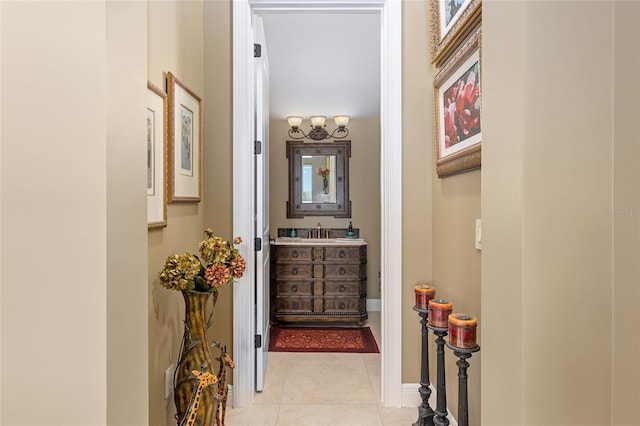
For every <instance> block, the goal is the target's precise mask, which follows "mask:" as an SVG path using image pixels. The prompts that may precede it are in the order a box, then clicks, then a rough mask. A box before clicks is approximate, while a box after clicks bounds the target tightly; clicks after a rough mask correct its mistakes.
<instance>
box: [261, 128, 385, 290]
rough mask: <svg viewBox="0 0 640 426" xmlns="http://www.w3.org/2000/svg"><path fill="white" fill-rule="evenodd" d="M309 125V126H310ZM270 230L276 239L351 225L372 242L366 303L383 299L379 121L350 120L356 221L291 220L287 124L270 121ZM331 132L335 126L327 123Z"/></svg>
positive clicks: (351, 189) (351, 190)
mask: <svg viewBox="0 0 640 426" xmlns="http://www.w3.org/2000/svg"><path fill="white" fill-rule="evenodd" d="M307 123H308V122H307ZM269 126H270V129H269V143H270V147H269V179H270V180H269V197H270V199H269V216H270V217H269V221H270V222H269V226H270V229H271V235H272V237H274V238H275V236H276V235H277V230H278V228H293V227H296V228H315V227H316V226H317V225H318V223H321V224H322V227H323V228H346V227H348V226H349V221H351V222H352V223H353V227H354V228H359V229H360V236H361V237H362V238H364V239H365V240H366V241H367V299H379V298H380V279H379V277H378V273H379V272H380V119H379V118H378V117H353V118H352V119H351V121H349V136H348V137H347V139H348V140H350V141H351V158H350V159H349V198H350V199H351V218H349V219H342V218H334V217H331V216H307V217H304V218H291V219H287V200H288V198H289V192H288V191H289V189H288V188H289V183H288V182H289V180H288V170H289V163H288V159H287V157H286V141H287V140H290V139H291V138H290V137H288V135H287V131H288V130H289V125H288V123H287V120H285V119H282V120H275V119H272V120H270V123H269ZM328 127H329V128H332V127H331V123H329V124H328Z"/></svg>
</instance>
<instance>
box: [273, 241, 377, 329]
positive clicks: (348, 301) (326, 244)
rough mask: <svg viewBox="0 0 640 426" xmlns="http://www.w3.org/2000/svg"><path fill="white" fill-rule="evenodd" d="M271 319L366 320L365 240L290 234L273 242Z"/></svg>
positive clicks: (298, 320) (300, 320)
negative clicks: (294, 235) (299, 236)
mask: <svg viewBox="0 0 640 426" xmlns="http://www.w3.org/2000/svg"><path fill="white" fill-rule="evenodd" d="M270 287H271V295H270V297H271V298H270V302H271V308H270V310H271V321H272V322H273V323H285V322H287V323H290V322H306V323H309V322H335V321H341V322H356V323H361V322H363V321H364V320H366V319H367V317H368V316H367V243H366V242H365V241H364V240H363V239H359V238H286V237H281V238H278V239H276V241H275V242H272V243H271V286H270Z"/></svg>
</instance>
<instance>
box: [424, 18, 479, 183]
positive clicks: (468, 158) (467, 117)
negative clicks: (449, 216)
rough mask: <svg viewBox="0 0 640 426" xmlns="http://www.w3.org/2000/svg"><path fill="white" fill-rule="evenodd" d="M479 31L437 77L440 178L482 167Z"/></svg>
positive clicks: (437, 135) (437, 137) (434, 92)
mask: <svg viewBox="0 0 640 426" xmlns="http://www.w3.org/2000/svg"><path fill="white" fill-rule="evenodd" d="M480 37H481V30H480V28H477V29H476V31H475V32H474V33H473V34H472V36H471V37H470V38H469V39H468V40H467V41H465V43H464V44H463V45H462V46H461V47H460V49H459V50H458V51H457V52H456V53H455V54H454V55H453V56H452V57H451V58H450V59H449V61H448V62H447V63H446V64H445V65H444V66H443V67H442V69H441V70H440V72H438V74H437V75H436V76H435V78H434V82H433V97H434V99H433V103H434V108H433V109H434V111H435V126H434V128H435V137H434V139H435V145H436V146H435V148H436V170H437V172H438V176H439V177H444V176H448V175H452V174H455V173H460V172H464V171H467V170H471V169H476V168H478V167H480V163H481V142H482V127H481V96H480V95H481V90H480V88H481V79H482V70H481V68H480V65H481V61H480Z"/></svg>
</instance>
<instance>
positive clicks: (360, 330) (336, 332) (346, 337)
mask: <svg viewBox="0 0 640 426" xmlns="http://www.w3.org/2000/svg"><path fill="white" fill-rule="evenodd" d="M269 350H270V351H272V352H353V353H379V352H380V351H379V350H378V345H377V344H376V340H375V339H374V337H373V334H372V333H371V329H370V328H369V327H357V328H355V327H278V326H271V337H270V341H269Z"/></svg>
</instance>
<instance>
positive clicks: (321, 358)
mask: <svg viewBox="0 0 640 426" xmlns="http://www.w3.org/2000/svg"><path fill="white" fill-rule="evenodd" d="M365 325H366V326H369V327H371V331H372V332H373V335H374V336H375V338H376V341H377V342H380V341H381V339H380V312H369V319H368V320H367V322H366V324H365ZM378 344H379V343H378ZM380 399H381V396H380V354H348V353H286V352H270V353H269V363H268V366H267V373H266V377H265V385H264V392H262V393H259V394H257V395H256V397H255V399H254V402H253V406H252V407H251V408H241V409H228V410H227V415H226V422H225V423H226V424H227V425H228V426H238V425H247V426H248V425H251V426H258V425H259V426H274V425H277V426H284V425H290V426H299V425H349V426H355V425H389V426H391V425H398V426H400V425H402V426H406V425H410V424H411V423H413V422H414V421H416V419H417V416H418V409H417V408H388V407H383V406H382V405H381V404H380Z"/></svg>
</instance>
